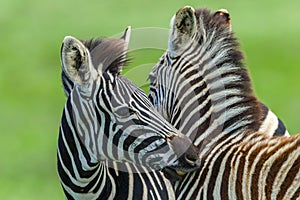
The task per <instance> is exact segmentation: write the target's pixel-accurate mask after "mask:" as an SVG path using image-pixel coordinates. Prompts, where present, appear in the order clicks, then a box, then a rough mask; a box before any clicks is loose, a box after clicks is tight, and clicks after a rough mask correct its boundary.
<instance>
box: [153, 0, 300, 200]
mask: <svg viewBox="0 0 300 200" xmlns="http://www.w3.org/2000/svg"><path fill="white" fill-rule="evenodd" d="M170 24H171V30H170V38H169V44H168V50H167V51H166V52H165V53H164V54H163V56H162V57H161V59H160V61H159V62H158V63H157V64H156V65H155V66H154V67H153V69H152V71H151V73H150V75H149V79H150V93H149V98H150V99H151V102H152V103H153V104H154V106H155V107H156V108H157V110H158V111H159V112H160V113H161V114H162V115H163V116H164V118H165V119H167V120H168V121H169V122H170V123H171V124H173V125H174V126H175V128H177V129H178V130H179V131H180V132H182V133H184V134H186V135H187V136H188V137H190V138H191V139H192V140H193V143H194V145H195V146H196V147H197V150H198V154H199V155H198V156H199V158H200V163H201V164H200V167H199V168H198V169H197V170H196V171H194V172H190V173H182V174H180V175H181V177H182V178H181V179H180V180H173V186H174V190H175V195H176V199H296V198H298V199H299V198H300V196H299V195H300V136H293V137H288V135H287V134H286V131H285V128H284V127H283V126H282V125H280V126H281V127H279V129H281V130H279V132H280V133H281V135H283V136H281V137H278V136H274V137H270V135H276V129H277V127H275V128H274V126H273V122H272V120H271V119H270V118H269V117H268V116H267V117H266V115H268V114H267V112H266V109H267V108H266V107H265V106H264V105H263V104H261V103H260V102H259V101H258V100H257V98H256V97H255V96H254V95H253V91H252V88H251V84H250V78H249V76H248V73H247V71H246V69H245V67H244V64H243V62H242V60H243V55H242V53H241V51H240V50H239V44H238V41H237V39H236V38H235V37H234V35H233V33H232V31H231V25H230V17H229V13H228V12H226V11H225V10H220V11H217V12H214V13H213V12H211V11H210V10H208V9H197V10H195V9H194V8H192V7H189V6H187V7H184V8H182V9H180V10H179V11H178V12H177V13H176V14H175V15H174V17H173V18H172V19H171V23H170ZM276 119H277V118H276ZM268 121H269V122H268ZM268 123H269V126H266V125H267V124H268ZM277 126H278V124H277ZM268 127H269V128H268ZM269 129H271V130H269ZM270 133H271V134H270ZM277 133H278V131H277Z"/></svg>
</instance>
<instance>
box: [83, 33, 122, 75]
mask: <svg viewBox="0 0 300 200" xmlns="http://www.w3.org/2000/svg"><path fill="white" fill-rule="evenodd" d="M82 42H83V44H84V45H85V46H86V48H88V50H89V51H90V53H91V57H92V63H93V65H94V67H95V68H96V69H99V67H101V69H102V71H109V72H111V73H113V74H118V73H119V72H120V71H121V69H122V67H123V66H124V65H126V63H127V59H126V52H127V49H126V44H125V41H124V40H123V39H115V38H96V39H88V40H83V41H82Z"/></svg>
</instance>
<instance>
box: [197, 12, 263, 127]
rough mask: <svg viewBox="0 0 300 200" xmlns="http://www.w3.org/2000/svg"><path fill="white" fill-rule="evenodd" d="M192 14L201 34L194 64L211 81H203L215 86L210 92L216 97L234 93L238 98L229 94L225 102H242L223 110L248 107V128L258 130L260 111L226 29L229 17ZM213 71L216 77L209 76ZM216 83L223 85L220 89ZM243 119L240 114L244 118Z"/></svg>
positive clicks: (234, 40)
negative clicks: (235, 100) (221, 92)
mask: <svg viewBox="0 0 300 200" xmlns="http://www.w3.org/2000/svg"><path fill="white" fill-rule="evenodd" d="M195 14H196V16H197V18H198V19H199V21H202V23H199V25H198V30H200V32H202V33H204V34H199V35H198V37H197V42H196V48H197V47H198V48H197V49H198V50H199V57H198V59H197V60H195V61H196V63H197V65H198V67H199V70H200V71H202V72H203V73H204V74H203V77H205V76H207V77H208V79H210V78H209V77H210V76H211V77H212V78H211V80H209V81H207V82H208V84H210V83H213V84H216V85H212V86H211V87H212V88H211V89H210V92H211V93H218V92H220V91H221V90H224V89H225V90H228V91H234V90H238V91H239V92H238V94H236V93H235V92H234V93H232V94H231V93H230V92H229V94H228V95H227V97H226V98H230V97H231V95H232V96H235V95H238V96H239V97H242V98H243V100H242V101H240V102H239V105H236V104H233V105H230V106H228V107H227V108H226V109H231V108H233V109H235V107H236V106H239V107H240V106H242V107H243V106H244V107H251V108H252V109H247V115H248V116H249V117H250V116H252V117H250V118H249V119H255V120H253V123H251V126H250V127H251V128H254V129H256V128H258V127H259V126H260V122H261V120H258V119H262V118H263V109H262V106H261V103H260V102H259V101H258V99H257V98H256V97H255V95H254V94H253V88H252V83H251V79H250V76H249V73H248V70H247V68H246V67H245V64H244V62H243V60H244V55H243V53H242V52H241V50H240V44H239V42H238V39H237V38H236V37H235V36H234V33H233V32H232V31H231V27H229V26H228V22H229V24H230V18H229V14H228V16H224V17H219V16H218V15H217V14H218V12H215V13H212V12H211V11H209V10H208V9H198V10H195ZM224 18H225V20H224ZM198 45H199V46H198ZM214 71H217V72H218V73H219V75H218V76H215V75H210V74H215V73H214ZM220 83H221V84H223V85H222V86H221V84H220ZM247 115H245V114H244V116H247ZM234 120H236V119H234ZM228 123H229V124H230V123H232V122H228ZM225 127H226V124H225Z"/></svg>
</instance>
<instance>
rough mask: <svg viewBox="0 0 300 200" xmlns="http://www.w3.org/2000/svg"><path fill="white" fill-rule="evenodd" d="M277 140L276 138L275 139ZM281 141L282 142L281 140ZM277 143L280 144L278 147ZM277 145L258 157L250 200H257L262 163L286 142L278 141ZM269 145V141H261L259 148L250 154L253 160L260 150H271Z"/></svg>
mask: <svg viewBox="0 0 300 200" xmlns="http://www.w3.org/2000/svg"><path fill="white" fill-rule="evenodd" d="M275 139H277V140H278V138H275ZM281 141H282V140H281ZM278 143H280V144H279V145H278ZM278 143H272V145H274V146H275V145H276V148H274V149H273V150H272V151H268V152H267V153H265V152H264V153H263V154H262V155H261V157H260V160H259V161H258V163H257V164H256V167H255V171H254V173H253V176H252V185H251V198H252V199H258V194H259V191H258V185H259V184H260V181H261V180H260V179H259V175H260V172H261V169H262V167H263V166H264V163H265V162H266V160H268V159H269V158H270V157H271V156H272V155H273V154H275V153H276V152H277V151H278V149H280V148H282V147H283V146H284V145H285V144H286V141H284V142H280V141H278ZM269 145H270V140H267V139H265V140H263V141H261V144H260V146H259V147H258V148H257V150H256V151H254V152H253V153H252V154H253V156H252V157H253V158H254V159H255V157H256V156H257V155H258V153H259V152H260V151H261V150H262V149H266V148H267V149H269V148H271V147H272V146H269Z"/></svg>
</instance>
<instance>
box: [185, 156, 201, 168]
mask: <svg viewBox="0 0 300 200" xmlns="http://www.w3.org/2000/svg"><path fill="white" fill-rule="evenodd" d="M184 159H185V161H186V162H187V164H189V165H191V166H197V165H198V157H197V156H195V155H190V154H185V157H184Z"/></svg>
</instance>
